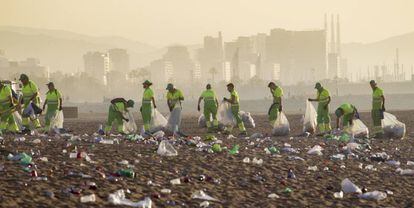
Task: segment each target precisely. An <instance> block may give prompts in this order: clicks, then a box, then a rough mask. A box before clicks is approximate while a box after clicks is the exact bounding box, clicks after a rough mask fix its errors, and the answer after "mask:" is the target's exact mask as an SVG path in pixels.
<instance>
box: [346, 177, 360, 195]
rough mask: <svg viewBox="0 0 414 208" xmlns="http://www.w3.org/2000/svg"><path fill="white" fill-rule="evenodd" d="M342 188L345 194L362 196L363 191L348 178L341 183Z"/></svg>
mask: <svg viewBox="0 0 414 208" xmlns="http://www.w3.org/2000/svg"><path fill="white" fill-rule="evenodd" d="M341 187H342V191H343V192H344V193H346V194H347V193H359V194H362V191H361V189H360V188H359V187H358V186H356V185H355V184H354V183H352V182H351V181H350V180H349V179H348V178H345V179H344V180H343V181H342V182H341Z"/></svg>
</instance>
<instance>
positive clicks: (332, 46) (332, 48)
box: [331, 14, 336, 53]
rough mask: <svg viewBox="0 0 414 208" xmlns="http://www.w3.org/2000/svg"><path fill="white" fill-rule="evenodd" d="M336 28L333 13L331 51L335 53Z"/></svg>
mask: <svg viewBox="0 0 414 208" xmlns="http://www.w3.org/2000/svg"><path fill="white" fill-rule="evenodd" d="M335 51H336V49H335V28H334V15H333V14H331V53H335Z"/></svg>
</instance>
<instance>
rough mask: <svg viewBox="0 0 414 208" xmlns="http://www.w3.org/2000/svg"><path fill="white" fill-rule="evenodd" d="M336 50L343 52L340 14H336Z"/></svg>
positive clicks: (339, 52)
mask: <svg viewBox="0 0 414 208" xmlns="http://www.w3.org/2000/svg"><path fill="white" fill-rule="evenodd" d="M336 52H337V53H338V56H340V54H341V31H340V27H339V14H337V15H336Z"/></svg>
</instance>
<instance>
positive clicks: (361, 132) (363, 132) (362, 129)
mask: <svg viewBox="0 0 414 208" xmlns="http://www.w3.org/2000/svg"><path fill="white" fill-rule="evenodd" d="M349 131H350V134H352V135H353V136H354V137H355V138H367V137H368V136H369V130H368V127H367V126H366V125H365V124H364V123H363V122H362V121H361V120H360V119H354V120H353V121H352V126H351V128H350V130H349Z"/></svg>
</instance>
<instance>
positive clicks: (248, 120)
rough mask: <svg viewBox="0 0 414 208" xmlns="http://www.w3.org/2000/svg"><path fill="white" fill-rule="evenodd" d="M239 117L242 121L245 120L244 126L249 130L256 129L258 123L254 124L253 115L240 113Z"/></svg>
mask: <svg viewBox="0 0 414 208" xmlns="http://www.w3.org/2000/svg"><path fill="white" fill-rule="evenodd" d="M239 115H240V117H241V119H242V120H243V123H244V126H245V127H247V128H254V127H256V123H255V122H254V119H253V117H252V115H251V114H250V113H249V112H244V111H240V112H239Z"/></svg>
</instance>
